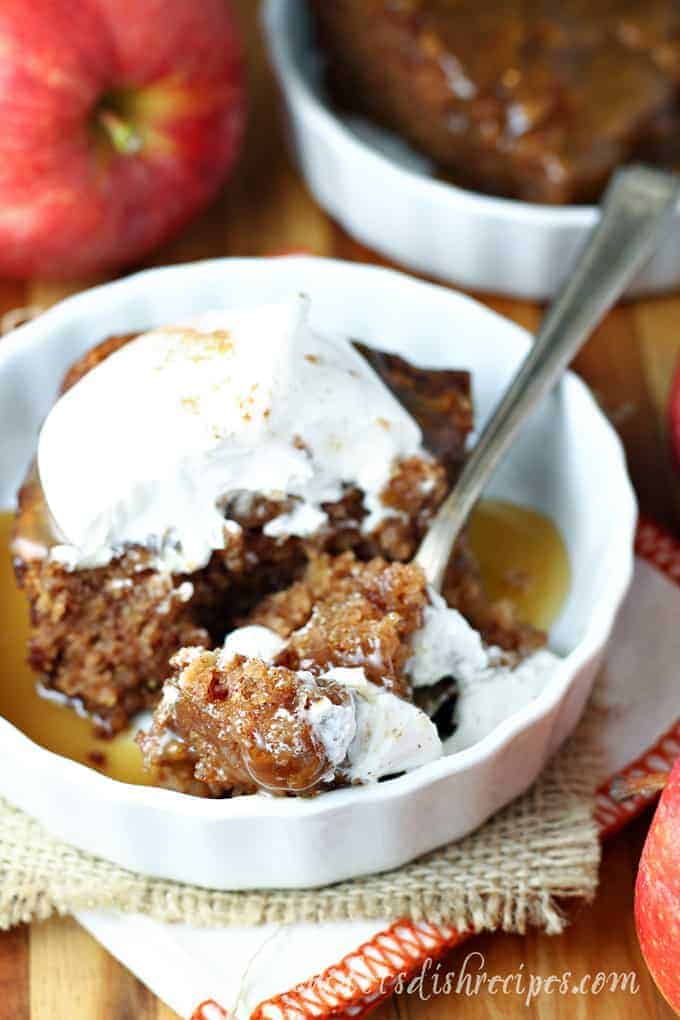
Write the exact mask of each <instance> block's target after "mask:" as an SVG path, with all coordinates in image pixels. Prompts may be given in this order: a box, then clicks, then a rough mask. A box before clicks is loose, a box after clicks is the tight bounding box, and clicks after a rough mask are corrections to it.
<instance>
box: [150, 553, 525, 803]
mask: <svg viewBox="0 0 680 1020" xmlns="http://www.w3.org/2000/svg"><path fill="white" fill-rule="evenodd" d="M469 597H470V598H471V596H469ZM505 623H506V628H507V629H506V631H504V632H503V633H502V635H501V636H503V637H504V638H505V639H506V644H507V646H508V652H503V651H502V650H501V649H500V648H499V647H498V646H497V645H494V646H493V647H489V646H488V645H487V646H485V645H483V643H482V640H481V639H480V635H479V633H477V632H476V631H473V630H472V629H471V628H470V625H469V624H468V623H467V622H466V621H465V619H464V618H463V617H462V616H461V615H460V614H459V613H458V612H457V611H455V610H453V609H451V608H449V607H447V606H446V603H445V602H444V600H443V599H442V598H440V597H439V596H436V595H435V594H433V593H432V592H431V591H430V590H429V589H428V587H427V584H426V581H425V577H424V574H423V572H422V570H421V569H420V567H418V566H417V565H415V564H403V563H388V562H386V561H385V560H383V559H379V558H375V559H372V560H370V561H369V562H361V561H360V560H358V559H357V558H356V556H355V555H354V554H353V553H352V552H345V553H343V554H341V555H339V556H335V557H333V556H330V555H328V554H318V553H317V554H313V555H312V557H311V559H310V562H309V563H308V565H307V567H306V569H305V571H304V574H303V575H302V576H301V577H300V579H299V580H297V581H295V582H294V583H293V584H292V585H290V587H288V588H287V589H285V590H283V591H278V592H275V593H273V594H271V595H269V596H267V597H265V598H264V599H263V600H262V601H261V602H260V603H259V604H258V605H257V606H256V607H255V608H254V609H253V610H252V611H251V612H250V613H249V614H248V616H247V617H246V618H245V619H243V620H242V621H241V627H240V628H238V629H237V630H235V631H234V632H232V633H231V634H229V635H228V636H227V639H226V641H225V643H224V646H223V648H222V649H219V650H216V651H213V652H206V651H204V650H203V649H201V648H185V649H183V650H182V651H181V652H179V653H178V654H177V655H176V656H175V657H174V659H173V671H172V674H171V676H170V678H169V679H168V680H167V682H166V683H165V685H164V687H163V699H162V702H161V704H160V706H159V708H158V709H157V710H156V712H155V713H154V718H153V724H152V727H151V730H150V731H149V732H148V733H142V734H140V735H139V737H138V742H139V744H140V747H141V748H142V752H143V754H144V759H145V763H146V766H147V768H148V769H150V770H151V771H152V772H153V774H154V778H155V781H156V782H157V783H158V784H159V785H163V786H169V787H170V788H172V789H175V790H180V791H182V790H183V791H184V792H196V785H197V784H201V785H200V792H201V794H202V795H203V796H213V797H220V796H233V795H235V794H239V793H249V792H254V791H255V790H257V789H266V790H268V791H269V792H277V793H285V794H289V795H298V794H302V795H305V796H308V795H311V794H314V793H318V792H319V791H320V790H321V789H327V788H330V787H331V786H337V785H346V784H347V783H353V782H359V783H361V782H370V781H374V780H375V779H377V778H380V776H381V775H385V774H389V773H390V770H391V771H392V772H399V771H404V770H405V769H407V768H408V767H415V765H416V764H421V763H422V762H423V761H424V760H430V758H431V757H432V756H436V752H437V746H438V745H437V740H438V739H439V738H438V737H435V733H436V730H435V729H434V727H433V724H432V723H431V722H430V721H429V719H428V718H427V716H425V715H424V713H423V712H422V711H420V710H419V709H418V708H417V707H416V706H415V705H414V704H411V702H412V701H413V695H414V687H417V688H418V691H417V693H418V700H419V702H420V704H422V705H425V704H428V697H427V693H428V691H432V692H433V693H435V694H436V693H437V692H439V693H440V694H443V696H444V700H445V701H446V702H448V703H449V716H450V715H451V704H452V696H453V693H454V688H455V683H456V682H457V681H458V680H460V681H461V682H462V683H463V685H464V688H465V686H466V684H467V685H469V683H470V681H471V680H473V681H474V678H475V677H476V676H482V675H484V676H486V673H485V671H489V670H492V669H494V668H502V669H505V670H512V669H513V668H514V667H515V666H517V664H518V663H520V662H521V661H522V660H523V659H524V657H525V656H526V655H530V653H531V652H532V651H533V650H534V649H535V648H537V647H539V646H540V645H541V644H542V643H544V641H545V635H541V634H539V633H538V632H535V631H531V630H530V628H529V629H527V630H526V631H524V630H521V631H520V632H519V633H518V634H517V633H516V632H515V631H513V628H512V626H511V623H510V621H509V620H507V621H505ZM492 633H493V635H494V637H497V636H499V634H501V630H500V628H499V627H498V626H496V628H495V629H494V630H493V631H492ZM513 635H515V636H514V637H513ZM489 678H490V677H489ZM486 682H487V683H488V680H486ZM496 682H497V683H499V684H503V683H506V682H507V683H510V682H511V680H510V679H507V680H506V679H504V678H503V676H500V677H499V676H497V677H496ZM338 684H339V686H338ZM423 687H425V692H423ZM440 707H443V706H440ZM381 741H384V746H378V747H377V748H376V745H380V743H381ZM371 744H373V747H372V749H371ZM367 746H368V747H369V751H370V753H369V752H367V751H366V747H367ZM362 747H363V750H362Z"/></svg>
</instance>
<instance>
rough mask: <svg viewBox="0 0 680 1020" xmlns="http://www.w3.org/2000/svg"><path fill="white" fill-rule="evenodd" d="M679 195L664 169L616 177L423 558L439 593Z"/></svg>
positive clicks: (676, 181) (679, 182)
mask: <svg viewBox="0 0 680 1020" xmlns="http://www.w3.org/2000/svg"><path fill="white" fill-rule="evenodd" d="M679 196H680V177H676V176H675V175H673V174H670V173H665V172H664V171H662V170H654V169H652V168H649V167H646V166H631V167H627V168H625V169H622V170H619V171H617V173H616V174H615V175H614V177H613V179H612V181H611V183H610V185H609V187H608V188H607V190H606V192H605V195H604V199H603V202H602V207H601V215H600V220H599V223H598V225H597V226H596V227H595V228H594V230H593V232H592V234H591V235H590V238H589V240H588V243H587V244H586V246H585V248H584V250H583V251H582V253H581V255H580V257H579V259H578V260H577V262H576V265H575V267H574V268H573V270H572V271H571V272H570V274H569V276H568V279H567V282H566V283H565V285H564V286H563V287H562V289H561V291H560V293H559V294H558V296H557V297H556V299H555V301H554V302H553V304H552V305H551V307H550V308H549V310H548V312H547V313H546V315H545V316H544V318H543V321H542V322H541V326H540V329H539V331H538V333H537V335H536V338H535V341H534V344H533V346H532V348H531V350H530V352H529V354H528V355H527V357H526V359H525V360H524V362H523V363H522V365H521V367H520V369H519V371H518V372H517V374H516V376H515V378H514V379H513V381H512V383H511V384H510V387H509V388H508V390H507V391H506V393H505V395H504V396H503V397H502V399H501V401H500V403H499V404H498V406H497V407H496V409H495V411H494V412H493V414H492V416H491V418H490V419H489V421H488V422H487V424H486V426H485V428H484V430H483V432H482V434H481V435H480V437H479V441H478V442H477V444H476V445H475V447H474V448H473V450H472V452H471V454H470V457H469V459H468V460H467V462H466V464H465V467H464V468H463V471H462V472H461V475H460V477H459V479H458V481H457V483H456V485H455V486H454V488H453V490H452V491H451V493H450V494H449V496H448V497H447V499H446V500H445V501H444V503H443V504H442V506H441V507H440V509H439V512H438V513H437V515H436V517H435V518H434V520H433V522H432V524H431V525H430V528H429V530H428V532H427V535H426V536H425V538H424V539H423V542H422V543H421V546H420V549H419V550H418V553H417V555H416V557H415V562H416V563H418V564H419V565H420V566H421V567H422V568H423V570H424V572H425V575H426V577H427V580H428V582H429V583H430V584H431V585H432V586H433V587H434V588H435V589H436V590H437V591H439V590H441V585H442V581H443V578H444V571H445V569H446V565H447V563H448V560H449V557H450V553H451V549H452V547H453V543H454V542H455V540H456V538H457V536H458V534H459V532H460V530H461V528H462V527H463V525H464V524H465V521H466V520H467V517H468V515H469V513H470V511H471V510H472V507H473V506H474V504H475V503H476V502H477V500H478V498H479V496H480V494H481V492H482V489H483V488H484V486H485V485H486V483H487V482H488V480H489V478H490V476H491V474H492V473H493V471H494V470H495V468H496V466H497V464H498V462H499V460H500V459H501V457H502V456H503V454H504V453H505V451H506V450H507V448H508V447H509V446H510V444H511V443H512V441H513V439H514V438H515V435H516V434H517V432H518V430H519V428H520V426H521V425H522V423H523V422H524V420H525V419H526V418H527V417H528V415H529V414H530V413H531V412H532V411H533V410H534V408H535V407H536V406H537V405H538V404H539V403H540V401H541V400H542V399H543V397H544V396H546V395H547V393H548V392H549V391H550V390H551V389H552V388H553V386H554V385H555V383H556V382H557V380H558V379H559V378H560V376H561V375H562V373H563V372H564V370H565V369H566V367H567V365H568V364H569V362H570V361H571V359H572V358H573V357H574V355H575V354H576V353H577V351H578V350H579V349H580V347H581V346H582V344H583V343H584V342H585V340H586V339H587V338H588V336H589V334H590V333H591V331H592V330H593V329H594V327H595V326H596V325H597V323H598V322H599V321H600V319H601V318H602V317H603V316H604V314H605V312H606V311H607V310H608V309H609V308H610V307H611V306H612V305H613V304H614V302H615V301H616V299H617V298H618V297H619V296H620V294H621V293H622V292H623V290H624V288H625V287H626V285H627V284H628V283H629V281H630V280H631V278H632V277H633V275H634V274H635V272H636V270H637V269H639V268H640V267H641V265H642V264H643V263H644V262H645V260H646V259H648V258H649V257H650V255H651V254H652V253H653V251H654V250H655V248H656V247H657V245H658V243H659V241H660V239H661V237H662V235H663V233H664V231H665V228H666V227H667V226H668V225H669V222H670V219H671V217H670V215H669V214H670V213H671V212H672V210H673V209H674V207H675V205H676V203H677V201H678V197H679Z"/></svg>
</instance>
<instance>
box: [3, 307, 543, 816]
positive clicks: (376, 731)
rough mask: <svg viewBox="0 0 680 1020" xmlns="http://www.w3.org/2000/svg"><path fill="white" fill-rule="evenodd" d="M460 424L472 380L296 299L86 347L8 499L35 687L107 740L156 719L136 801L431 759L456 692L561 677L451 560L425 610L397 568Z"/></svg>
mask: <svg viewBox="0 0 680 1020" xmlns="http://www.w3.org/2000/svg"><path fill="white" fill-rule="evenodd" d="M472 424H473V422H472V404H471V398H470V379H469V376H468V374H467V373H465V372H453V371H448V370H429V369H427V370H425V369H422V368H417V367H415V366H412V365H410V364H409V363H408V362H406V361H404V360H403V359H402V358H400V357H398V356H397V355H388V354H384V353H382V352H379V351H376V350H373V349H370V348H367V347H363V346H361V345H359V344H353V343H351V342H350V341H348V340H347V339H345V338H342V337H334V336H329V335H325V334H321V333H320V332H318V331H317V330H316V329H314V328H313V327H312V325H311V323H310V315H309V303H308V300H307V299H306V298H303V297H300V298H296V299H294V300H289V301H286V302H282V303H280V304H274V305H266V306H262V307H258V308H254V309H244V310H228V311H215V312H207V313H203V314H201V315H199V316H197V317H196V318H195V319H193V320H192V321H191V322H189V323H188V324H179V325H173V326H166V327H162V328H158V329H154V330H152V331H150V332H146V333H142V334H131V335H125V336H117V337H112V338H110V339H108V340H106V341H104V342H103V343H100V344H99V345H98V346H96V347H94V348H93V349H92V350H91V351H89V352H88V353H87V354H85V355H84V356H83V357H82V358H81V359H80V360H79V361H77V362H76V363H75V364H74V365H73V367H72V368H71V370H70V371H69V373H68V374H67V376H66V378H65V380H64V383H63V386H62V390H61V393H60V396H59V399H58V400H57V402H56V403H55V405H54V407H53V409H52V410H51V412H50V413H49V415H48V417H47V419H46V421H45V423H44V425H43V428H42V430H41V434H40V439H39V444H38V453H37V458H36V463H35V465H34V466H33V467H32V468H31V470H30V471H29V474H28V476H27V479H26V482H25V484H24V486H23V488H22V490H21V493H20V498H19V509H18V512H17V519H16V525H15V535H14V542H13V553H14V562H15V570H16V576H17V579H18V583H19V585H20V586H21V587H22V588H23V589H24V590H25V592H26V594H27V596H28V599H29V604H30V610H31V639H30V648H29V659H30V664H31V666H32V668H33V670H34V671H35V673H36V674H37V677H38V681H39V683H40V684H41V685H42V688H43V689H44V690H45V691H46V692H51V696H53V697H55V696H56V697H61V698H63V699H64V701H67V702H68V703H69V704H71V705H72V707H73V708H75V709H77V710H79V711H81V712H82V711H84V712H86V713H88V714H89V715H90V716H91V717H92V719H93V722H94V725H95V726H96V728H97V730H98V732H99V733H102V734H114V733H116V732H118V731H120V730H121V729H123V728H125V727H128V726H129V725H131V724H132V725H134V723H133V722H131V720H133V717H134V716H135V715H136V713H138V712H139V711H140V710H142V709H150V710H152V711H153V718H152V722H151V726H150V728H149V729H147V730H145V731H143V732H141V733H140V736H139V741H138V742H139V745H140V749H141V753H142V754H143V755H144V759H145V762H146V764H147V765H148V767H149V769H151V770H152V771H153V774H154V778H155V781H156V782H157V783H158V784H159V785H163V786H167V787H170V788H173V789H176V790H182V791H184V792H188V793H194V794H198V795H203V796H220V797H221V796H232V795H234V794H238V793H252V792H254V791H256V790H265V791H268V792H270V793H280V794H305V795H309V794H314V793H318V792H320V791H322V790H325V789H330V788H332V787H336V786H341V785H347V784H354V783H365V782H370V781H375V780H377V779H380V778H383V777H385V776H389V775H393V774H396V773H399V772H403V771H405V770H407V769H410V768H413V767H415V766H416V765H418V764H421V763H422V762H424V761H428V760H431V759H432V758H433V757H436V756H438V755H439V754H441V753H442V743H441V737H440V733H439V732H438V729H437V726H436V725H435V723H433V722H432V720H431V718H430V715H434V718H435V721H436V722H438V723H440V722H441V721H442V718H443V717H442V716H441V713H440V714H439V716H438V715H437V714H435V707H441V706H443V707H444V709H445V711H446V712H448V715H449V721H450V716H451V711H452V707H451V706H452V705H453V703H454V702H453V699H452V695H453V692H454V690H455V693H456V698H457V700H456V701H455V705H456V709H455V711H456V720H455V726H456V733H457V732H458V731H459V730H460V731H461V732H463V733H465V732H467V730H469V727H470V725H472V726H473V729H474V720H472V721H471V718H472V717H470V718H469V719H468V723H466V717H465V705H466V704H468V703H469V704H472V701H471V700H470V698H469V697H468V695H467V694H466V690H467V687H469V688H470V691H472V692H473V694H474V692H475V691H477V692H478V690H479V686H480V683H483V684H486V685H487V689H488V690H491V688H492V687H494V685H495V688H498V690H499V691H501V689H502V687H503V685H504V684H505V688H506V689H507V690H508V691H510V690H513V689H514V690H515V693H517V691H519V690H520V689H521V690H523V691H524V692H525V694H526V692H529V694H528V695H527V696H531V694H530V692H531V691H533V690H534V689H538V688H537V687H536V685H537V684H538V685H540V684H541V683H542V682H543V681H544V678H545V672H546V668H547V667H548V666H553V665H554V660H553V657H552V656H551V655H550V653H548V652H546V651H544V650H542V646H543V645H544V643H545V636H544V635H543V634H542V633H541V632H539V631H537V630H535V629H534V628H532V627H531V626H529V625H527V624H524V623H522V622H521V621H519V620H518V619H517V617H516V614H515V613H514V612H513V611H512V609H511V608H510V606H509V604H508V603H506V602H501V603H494V602H492V601H490V600H489V598H488V597H487V595H486V593H485V591H484V587H483V585H482V583H481V579H480V575H479V571H478V570H477V567H476V564H475V562H474V558H473V557H472V555H471V553H470V551H469V549H468V548H467V545H466V541H465V538H464V537H463V538H462V539H461V540H460V541H459V542H458V544H457V546H456V549H455V550H454V553H453V555H452V557H451V562H450V565H449V569H448V573H447V578H446V584H445V588H444V597H443V598H442V597H441V596H439V595H437V594H435V593H434V592H432V591H430V590H429V589H428V587H427V585H426V582H425V578H424V576H423V574H422V572H421V571H420V568H418V567H417V566H415V565H413V564H411V563H410V560H411V559H412V558H413V556H414V554H415V551H416V549H417V546H418V543H419V542H420V540H421V538H422V536H423V534H424V532H425V530H426V528H427V526H428V523H429V521H430V520H431V519H432V517H433V515H434V514H435V513H436V511H437V508H438V507H439V505H440V504H441V502H442V500H443V498H444V496H445V494H446V491H447V489H448V487H449V485H450V484H451V482H452V481H453V480H455V477H456V475H457V473H458V471H459V469H460V466H461V464H462V462H463V459H464V455H465V447H466V441H467V438H468V436H469V433H470V431H471V429H472ZM508 678H510V679H508ZM541 678H543V680H542V679H541ZM466 685H467V687H466ZM468 694H469V692H468ZM466 699H467V700H466ZM473 700H474V699H473ZM495 701H496V702H497V705H498V706H500V707H498V708H497V710H498V711H502V710H503V709H502V705H503V703H504V696H503V694H502V692H501V693H500V694H498V695H497V696H496V698H495ZM506 708H507V706H506ZM425 709H427V711H429V712H430V715H428V714H427V711H425ZM472 711H473V714H474V713H476V716H475V718H477V719H478V720H479V714H480V713H479V706H477V707H476V708H474V709H473V710H472ZM468 714H469V713H468ZM466 727H467V730H466ZM454 738H455V734H454Z"/></svg>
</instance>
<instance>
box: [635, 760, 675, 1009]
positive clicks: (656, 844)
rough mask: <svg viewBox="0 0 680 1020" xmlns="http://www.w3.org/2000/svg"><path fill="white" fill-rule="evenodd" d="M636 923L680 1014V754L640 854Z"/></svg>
mask: <svg viewBox="0 0 680 1020" xmlns="http://www.w3.org/2000/svg"><path fill="white" fill-rule="evenodd" d="M635 925H636V928H637V933H638V939H639V940H640V947H641V949H642V954H643V956H644V958H645V961H646V963H647V966H648V967H649V969H650V971H651V973H652V977H653V978H654V980H655V981H656V983H657V985H658V986H659V989H660V991H661V993H662V995H664V996H665V998H666V999H667V1000H668V1002H669V1003H670V1005H671V1008H672V1009H673V1010H674V1011H675V1012H676V1013H677V1014H678V1015H680V759H678V761H676V763H675V766H674V768H673V771H672V772H671V775H670V778H669V780H668V783H667V785H666V788H665V790H664V791H663V793H662V794H661V800H660V801H659V806H658V807H657V809H656V814H655V815H654V819H653V821H652V824H651V827H650V830H649V834H648V836H647V841H646V843H645V846H644V849H643V851H642V857H641V858H640V869H639V871H638V877H637V883H636V886H635Z"/></svg>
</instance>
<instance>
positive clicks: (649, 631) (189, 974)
mask: <svg viewBox="0 0 680 1020" xmlns="http://www.w3.org/2000/svg"><path fill="white" fill-rule="evenodd" d="M652 527H653V526H652ZM643 538H644V531H643V529H641V539H643ZM667 541H671V540H667ZM654 548H655V550H656V552H655V557H656V559H657V564H656V565H651V563H650V562H646V561H645V560H642V559H640V558H638V560H637V563H636V571H635V578H634V582H633V585H632V588H631V591H630V593H629V595H628V598H627V600H626V603H625V605H624V607H623V609H622V611H621V614H620V616H619V620H618V623H617V626H616V630H615V633H614V636H613V638H612V641H611V644H610V648H609V652H608V656H607V660H606V664H605V666H604V670H603V677H602V684H601V686H600V689H599V691H598V694H597V704H598V706H599V708H600V709H601V711H602V741H603V752H604V753H603V760H604V765H603V770H602V776H601V780H602V781H604V780H605V779H606V778H608V777H609V776H612V775H614V774H615V773H617V772H618V771H620V770H621V769H622V768H624V767H625V766H626V765H628V764H629V763H631V762H632V761H634V760H635V759H636V758H638V757H639V756H640V755H641V754H642V753H643V752H644V751H645V750H647V749H648V748H650V747H652V746H653V745H654V744H655V743H656V741H657V740H658V738H659V737H660V736H661V734H663V733H665V732H667V731H668V730H669V728H670V727H671V726H672V724H673V723H674V722H675V720H676V719H677V718H678V717H679V716H680V683H679V681H678V662H680V587H678V584H679V583H680V551H678V548H677V547H673V548H672V549H671V553H672V555H673V556H676V557H677V561H678V571H677V580H673V579H672V577H673V574H674V567H673V564H672V563H671V561H670V560H669V559H668V558H664V555H663V554H661V555H659V554H658V547H657V546H655V547H654ZM678 751H679V753H680V748H678ZM78 920H79V921H80V923H81V924H82V925H83V926H84V927H85V928H86V929H87V930H88V931H89V932H90V933H91V934H92V935H93V936H94V937H95V938H96V939H98V941H99V942H101V943H102V945H104V946H105V947H106V948H107V949H108V950H109V951H110V952H111V953H112V954H113V955H114V956H115V957H117V958H118V959H119V960H120V961H121V962H122V963H123V964H125V966H127V967H128V968H129V969H130V970H131V971H132V972H133V973H134V974H136V975H137V976H138V977H139V978H140V979H141V980H142V981H143V982H144V984H146V985H147V986H148V987H149V988H150V989H151V990H152V991H153V992H154V993H155V994H156V995H157V996H158V997H159V998H161V999H162V1000H163V1001H164V1002H165V1003H167V1005H169V1006H170V1007H171V1008H172V1009H174V1010H175V1011H176V1012H177V1013H178V1014H179V1015H180V1016H181V1017H190V1016H191V1015H192V1011H193V1010H195V1009H196V1007H197V1006H198V1004H199V1003H201V1002H203V1001H205V1000H215V1001H216V1002H218V1003H220V1004H221V1005H222V1006H223V1008H224V1009H225V1010H227V1011H228V1012H229V1013H230V1014H232V1015H236V1016H237V1017H238V1018H239V1020H246V1018H248V1017H249V1016H250V1015H251V1013H252V1012H253V1010H254V1009H255V1007H256V1006H258V1005H259V1004H260V1003H262V1002H263V1001H264V1000H268V999H270V998H272V997H273V996H278V995H280V994H282V993H284V992H287V991H288V990H289V989H291V988H293V987H294V986H295V985H297V984H298V983H300V982H303V981H307V980H309V979H310V978H312V977H313V976H314V975H316V974H319V973H320V972H322V971H323V970H325V969H326V968H327V967H329V966H331V965H333V964H335V963H337V962H338V961H339V960H340V959H341V958H343V957H345V956H346V955H347V954H349V953H352V952H353V951H354V950H355V949H356V948H357V947H358V946H359V945H360V944H362V943H364V942H366V941H369V940H370V939H372V938H373V937H374V936H375V935H376V934H377V933H378V932H381V931H383V930H384V929H385V928H386V927H387V926H388V922H386V921H385V922H380V921H359V922H351V923H333V924H324V925H310V924H296V925H290V926H287V927H285V928H282V927H279V926H276V925H266V926H264V927H260V928H230V929H225V930H223V931H214V930H211V931H207V930H199V929H192V928H189V927H184V926H171V925H163V924H159V923H156V922H153V921H150V920H149V919H148V918H145V917H134V916H133V917H130V916H122V915H115V914H107V913H101V912H88V913H82V914H80V915H78ZM366 980H367V990H370V988H369V983H370V982H371V981H372V982H373V983H374V984H375V978H373V977H371V978H369V977H367V979H366ZM377 991H378V989H377V988H376V992H377ZM264 1012H265V1014H266V1015H267V1016H270V1017H271V1018H272V1020H275V1018H276V1017H277V1016H278V1015H280V1013H278V1011H277V1009H276V1008H275V1007H271V1008H270V1009H268V1010H265V1011H264Z"/></svg>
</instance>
